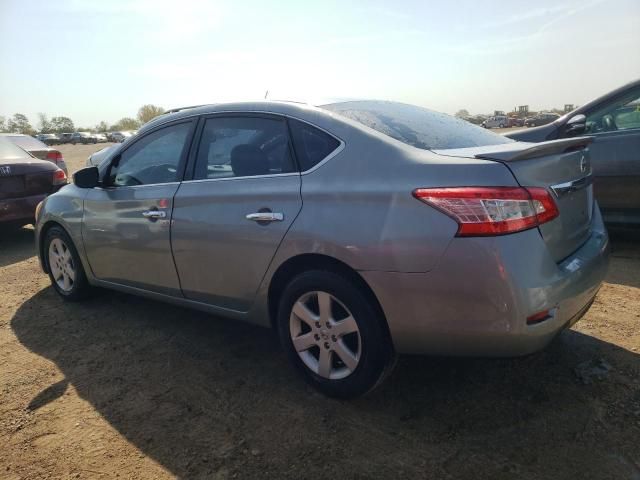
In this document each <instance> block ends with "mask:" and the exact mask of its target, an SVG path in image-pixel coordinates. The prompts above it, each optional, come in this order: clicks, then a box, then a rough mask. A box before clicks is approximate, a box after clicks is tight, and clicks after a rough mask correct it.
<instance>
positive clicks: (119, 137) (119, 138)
mask: <svg viewBox="0 0 640 480" xmlns="http://www.w3.org/2000/svg"><path fill="white" fill-rule="evenodd" d="M131 136H133V133H132V132H128V131H123V132H113V133H112V134H111V138H112V141H113V142H116V143H122V142H124V141H125V140H126V139H127V138H129V137H131Z"/></svg>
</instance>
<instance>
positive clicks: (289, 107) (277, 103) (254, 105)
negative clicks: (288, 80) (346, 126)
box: [138, 100, 330, 133]
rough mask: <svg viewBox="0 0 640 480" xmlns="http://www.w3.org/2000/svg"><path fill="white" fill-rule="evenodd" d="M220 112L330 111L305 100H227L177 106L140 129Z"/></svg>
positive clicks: (288, 113)
mask: <svg viewBox="0 0 640 480" xmlns="http://www.w3.org/2000/svg"><path fill="white" fill-rule="evenodd" d="M218 112H256V113H274V114H280V115H285V116H292V117H301V118H302V119H305V118H308V117H309V116H312V115H314V114H315V115H318V114H326V115H330V112H328V111H327V110H324V109H322V108H320V107H316V106H313V105H310V104H307V103H303V102H295V101H291V100H263V101H254V102H251V101H243V102H227V103H212V104H207V105H196V106H191V107H182V108H175V109H172V110H169V111H167V112H166V113H163V114H162V115H159V116H157V117H155V118H154V119H153V120H150V121H149V122H148V123H146V124H144V125H143V126H142V127H140V129H139V130H138V132H139V133H144V132H146V131H147V130H149V129H151V128H154V127H156V126H157V125H161V124H163V123H167V122H170V121H174V120H178V119H180V118H188V117H193V116H198V115H206V114H209V113H218Z"/></svg>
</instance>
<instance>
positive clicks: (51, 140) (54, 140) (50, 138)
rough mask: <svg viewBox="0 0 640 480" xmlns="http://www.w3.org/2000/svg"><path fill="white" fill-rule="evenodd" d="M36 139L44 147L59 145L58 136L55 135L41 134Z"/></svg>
mask: <svg viewBox="0 0 640 480" xmlns="http://www.w3.org/2000/svg"><path fill="white" fill-rule="evenodd" d="M36 138H37V139H38V140H40V141H41V142H42V143H44V144H45V145H49V146H51V145H58V144H60V138H58V135H56V134H55V133H42V134H40V135H39V138H38V137H36Z"/></svg>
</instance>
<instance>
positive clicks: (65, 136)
mask: <svg viewBox="0 0 640 480" xmlns="http://www.w3.org/2000/svg"><path fill="white" fill-rule="evenodd" d="M72 136H73V133H61V134H59V135H58V138H59V139H60V143H61V144H62V143H71V137H72Z"/></svg>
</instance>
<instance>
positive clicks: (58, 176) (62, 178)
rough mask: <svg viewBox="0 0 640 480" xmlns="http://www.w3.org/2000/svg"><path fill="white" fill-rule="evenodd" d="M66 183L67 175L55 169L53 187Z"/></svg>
mask: <svg viewBox="0 0 640 480" xmlns="http://www.w3.org/2000/svg"><path fill="white" fill-rule="evenodd" d="M66 183H67V175H66V174H65V173H64V171H62V170H60V169H57V170H56V171H54V172H53V184H54V185H65V184H66Z"/></svg>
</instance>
